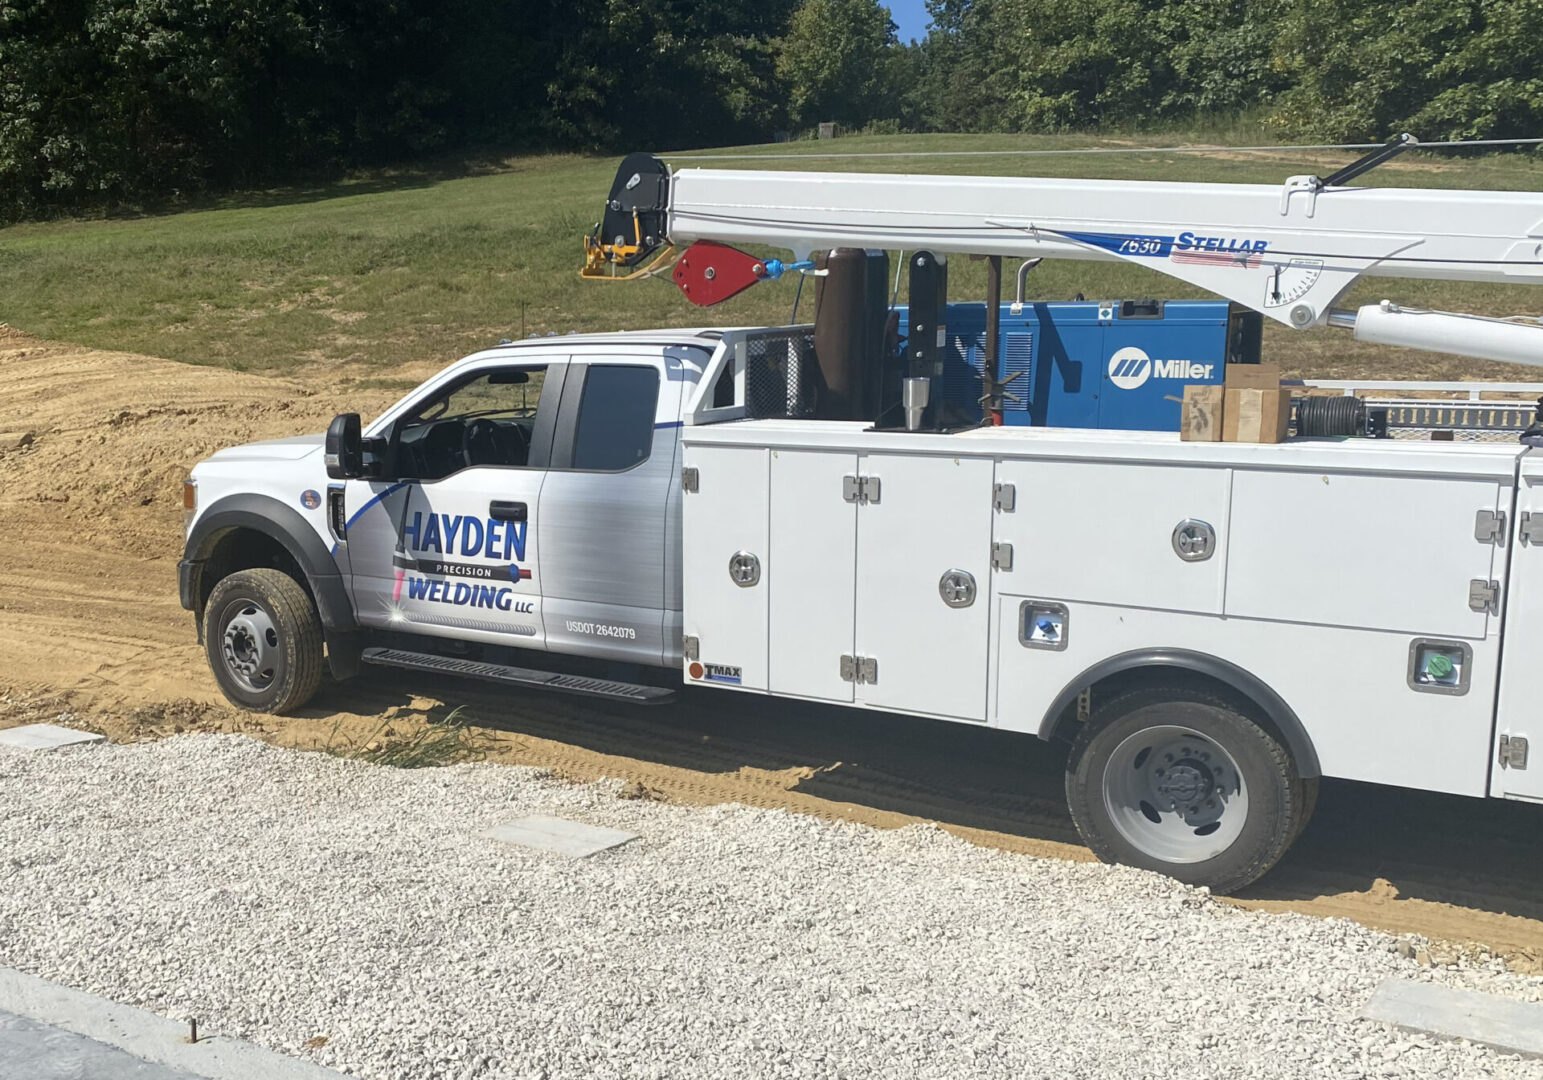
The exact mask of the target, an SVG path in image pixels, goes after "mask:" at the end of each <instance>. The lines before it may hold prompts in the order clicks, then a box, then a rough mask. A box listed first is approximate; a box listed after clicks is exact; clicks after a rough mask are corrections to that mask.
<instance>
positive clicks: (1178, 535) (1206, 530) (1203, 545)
mask: <svg viewBox="0 0 1543 1080" xmlns="http://www.w3.org/2000/svg"><path fill="white" fill-rule="evenodd" d="M1173 553H1174V554H1175V555H1177V556H1178V557H1179V558H1181V559H1183V560H1184V561H1185V562H1205V560H1207V559H1209V558H1210V557H1211V556H1212V555H1214V554H1215V553H1216V530H1215V529H1213V528H1211V526H1210V525H1209V524H1207V523H1206V522H1204V521H1196V520H1195V519H1194V518H1185V519H1184V520H1183V521H1181V522H1179V523H1178V524H1177V525H1175V526H1174V527H1173Z"/></svg>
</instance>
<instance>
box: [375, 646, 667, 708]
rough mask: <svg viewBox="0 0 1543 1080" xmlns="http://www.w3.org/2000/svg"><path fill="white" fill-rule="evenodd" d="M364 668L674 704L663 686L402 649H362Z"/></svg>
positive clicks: (636, 702) (624, 699)
mask: <svg viewBox="0 0 1543 1080" xmlns="http://www.w3.org/2000/svg"><path fill="white" fill-rule="evenodd" d="M360 659H362V660H363V661H364V662H365V663H366V664H379V665H380V666H381V667H394V668H405V669H407V670H408V671H432V672H435V673H437V674H440V675H464V676H466V677H467V678H471V679H482V680H484V681H485V682H495V683H501V684H503V685H505V686H520V687H524V688H526V689H531V690H558V691H561V692H562V693H565V694H583V695H585V696H587V697H603V698H610V699H611V700H612V701H626V702H630V703H632V704H634V705H662V704H664V703H665V702H668V701H674V700H675V691H674V690H670V689H668V688H666V687H663V686H644V685H643V684H641V683H628V682H617V681H616V680H615V679H592V678H590V677H589V676H587V675H563V674H560V673H558V672H556V671H537V670H535V669H534V668H522V667H511V666H509V665H507V664H489V663H485V662H483V661H481V660H461V659H457V658H456V657H453V656H436V655H435V654H433V653H420V652H408V651H406V650H405V649H383V648H372V649H365V650H364V655H363V656H362V657H360Z"/></svg>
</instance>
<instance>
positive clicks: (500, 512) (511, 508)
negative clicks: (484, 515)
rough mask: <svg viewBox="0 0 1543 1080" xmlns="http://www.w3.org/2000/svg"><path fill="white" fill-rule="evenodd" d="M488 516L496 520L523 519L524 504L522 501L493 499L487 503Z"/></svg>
mask: <svg viewBox="0 0 1543 1080" xmlns="http://www.w3.org/2000/svg"><path fill="white" fill-rule="evenodd" d="M488 517H490V518H493V519H494V520H496V521H524V520H525V504H524V503H522V502H499V501H498V500H497V499H495V500H493V501H492V502H490V503H488Z"/></svg>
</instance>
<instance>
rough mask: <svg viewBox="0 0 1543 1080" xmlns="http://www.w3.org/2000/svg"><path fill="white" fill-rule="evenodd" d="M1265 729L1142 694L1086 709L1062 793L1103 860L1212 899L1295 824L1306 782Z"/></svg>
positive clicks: (1272, 858)
mask: <svg viewBox="0 0 1543 1080" xmlns="http://www.w3.org/2000/svg"><path fill="white" fill-rule="evenodd" d="M1308 786H1309V785H1307V784H1305V783H1304V782H1303V781H1302V780H1301V779H1300V778H1299V777H1298V776H1297V774H1296V769H1295V767H1294V766H1293V764H1292V761H1291V755H1290V754H1289V753H1288V752H1287V750H1286V748H1285V747H1284V746H1282V745H1281V743H1280V741H1279V740H1278V739H1276V738H1275V736H1274V735H1273V734H1271V733H1270V732H1269V731H1267V730H1266V729H1265V728H1264V727H1262V726H1261V725H1260V724H1258V723H1257V722H1255V721H1254V720H1253V719H1252V718H1250V717H1249V716H1247V715H1245V714H1244V713H1242V712H1240V711H1238V710H1237V709H1236V708H1234V707H1233V706H1232V704H1230V703H1228V702H1225V701H1223V700H1222V699H1220V698H1212V697H1210V696H1208V695H1206V694H1203V693H1198V692H1196V691H1193V690H1184V689H1176V688H1175V689H1145V690H1137V691H1132V692H1130V693H1127V694H1123V695H1120V696H1118V697H1115V698H1112V699H1111V700H1110V701H1109V702H1108V703H1107V704H1104V705H1102V706H1100V707H1099V708H1098V709H1096V710H1095V711H1094V713H1093V715H1092V716H1091V717H1090V718H1089V720H1088V723H1087V725H1086V726H1085V727H1084V729H1083V731H1082V732H1081V733H1080V734H1079V735H1078V737H1077V740H1076V742H1075V743H1074V745H1073V747H1072V754H1071V760H1070V762H1069V764H1068V765H1067V773H1066V798H1067V803H1068V805H1069V806H1070V808H1071V814H1072V820H1073V821H1074V822H1075V823H1076V826H1077V831H1078V832H1079V833H1080V834H1081V836H1082V839H1083V841H1084V842H1085V843H1086V844H1087V845H1088V847H1090V848H1092V849H1093V853H1094V854H1095V855H1097V856H1098V857H1099V858H1100V859H1102V860H1103V861H1104V862H1118V863H1125V864H1127V865H1130V866H1139V867H1142V868H1143V869H1147V870H1156V871H1158V872H1159V873H1163V874H1167V875H1169V876H1170V877H1175V878H1178V879H1179V880H1180V881H1184V882H1187V883H1189V884H1191V885H1205V886H1209V887H1210V888H1211V889H1212V890H1213V891H1215V892H1218V893H1230V892H1235V891H1237V890H1239V889H1241V888H1243V887H1244V886H1246V885H1249V884H1250V883H1252V882H1254V881H1256V880H1257V879H1258V878H1260V877H1261V876H1262V875H1263V874H1264V873H1265V872H1266V871H1268V870H1269V869H1270V868H1271V867H1272V866H1274V865H1275V863H1276V861H1277V860H1279V859H1280V857H1281V856H1282V855H1283V854H1285V852H1286V849H1287V848H1288V847H1289V846H1290V845H1291V842H1292V841H1293V840H1294V839H1296V836H1297V834H1298V833H1299V832H1300V831H1301V828H1302V826H1303V825H1304V824H1305V818H1306V814H1307V812H1308V807H1307V805H1306V802H1307V799H1306V795H1307V787H1308Z"/></svg>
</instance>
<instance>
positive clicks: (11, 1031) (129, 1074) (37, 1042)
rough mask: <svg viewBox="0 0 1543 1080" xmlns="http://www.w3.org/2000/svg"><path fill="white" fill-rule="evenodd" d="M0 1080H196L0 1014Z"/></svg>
mask: <svg viewBox="0 0 1543 1080" xmlns="http://www.w3.org/2000/svg"><path fill="white" fill-rule="evenodd" d="M0 1080H199V1077H198V1076H197V1075H196V1074H194V1073H190V1072H184V1071H183V1070H182V1069H173V1068H169V1067H168V1066H165V1065H158V1064H156V1063H155V1062H153V1061H146V1060H145V1059H144V1058H142V1057H136V1056H135V1055H133V1054H129V1053H126V1052H124V1051H122V1050H119V1049H118V1048H117V1047H116V1046H108V1045H107V1044H106V1043H104V1042H98V1041H97V1040H96V1039H88V1038H86V1037H85V1036H84V1035H76V1034H75V1033H74V1032H73V1031H65V1030H64V1029H63V1028H57V1027H54V1026H52V1025H51V1024H40V1023H38V1022H37V1021H35V1020H28V1019H27V1018H26V1017H24V1016H17V1015H16V1014H15V1013H9V1012H5V1011H4V1010H3V1009H0Z"/></svg>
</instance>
